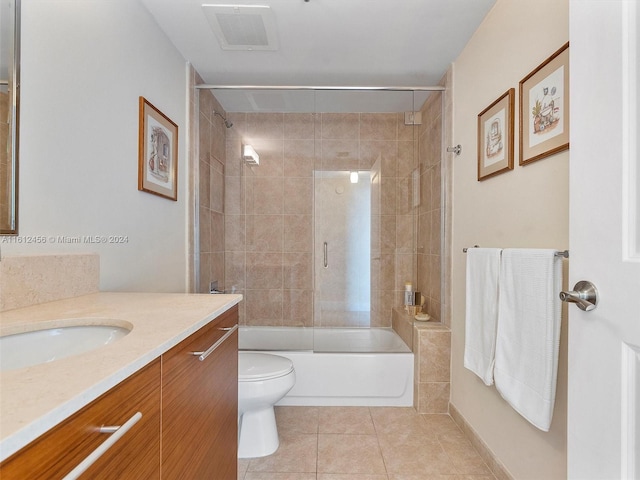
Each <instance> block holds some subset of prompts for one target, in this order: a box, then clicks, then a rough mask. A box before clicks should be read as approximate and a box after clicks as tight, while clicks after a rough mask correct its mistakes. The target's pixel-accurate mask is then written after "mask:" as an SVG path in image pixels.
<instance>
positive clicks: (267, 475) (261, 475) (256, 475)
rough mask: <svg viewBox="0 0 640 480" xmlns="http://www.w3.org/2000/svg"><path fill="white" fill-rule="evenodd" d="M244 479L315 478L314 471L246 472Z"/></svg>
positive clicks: (306, 479) (304, 479)
mask: <svg viewBox="0 0 640 480" xmlns="http://www.w3.org/2000/svg"><path fill="white" fill-rule="evenodd" d="M244 480H316V474H315V473H273V472H248V473H247V475H246V476H245V477H244Z"/></svg>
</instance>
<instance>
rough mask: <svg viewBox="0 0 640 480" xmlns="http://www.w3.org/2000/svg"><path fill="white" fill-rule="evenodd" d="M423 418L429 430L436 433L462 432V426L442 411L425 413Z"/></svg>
mask: <svg viewBox="0 0 640 480" xmlns="http://www.w3.org/2000/svg"><path fill="white" fill-rule="evenodd" d="M421 416H422V420H423V421H424V424H425V425H426V428H427V431H428V432H429V433H433V434H435V435H444V434H448V433H462V430H460V427H458V425H456V422H454V421H453V419H452V418H451V417H450V416H449V415H448V414H446V413H445V414H442V413H431V414H429V413H423V414H421Z"/></svg>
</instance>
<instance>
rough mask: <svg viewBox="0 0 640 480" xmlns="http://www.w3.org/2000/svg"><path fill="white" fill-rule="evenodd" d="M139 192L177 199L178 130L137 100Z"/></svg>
mask: <svg viewBox="0 0 640 480" xmlns="http://www.w3.org/2000/svg"><path fill="white" fill-rule="evenodd" d="M138 190H141V191H143V192H149V193H153V194H155V195H159V196H161V197H165V198H168V199H170V200H177V199H178V126H177V125H176V124H175V123H173V122H172V121H171V120H170V119H169V118H168V117H167V116H166V115H165V114H164V113H162V112H161V111H160V110H158V109H157V108H156V107H154V106H153V105H152V104H151V103H149V102H148V101H147V100H146V99H145V98H144V97H140V125H139V133H138Z"/></svg>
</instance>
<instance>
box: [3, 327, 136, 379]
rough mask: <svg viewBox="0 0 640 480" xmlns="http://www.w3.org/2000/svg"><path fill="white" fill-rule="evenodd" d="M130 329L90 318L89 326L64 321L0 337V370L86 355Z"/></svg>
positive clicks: (128, 331)
mask: <svg viewBox="0 0 640 480" xmlns="http://www.w3.org/2000/svg"><path fill="white" fill-rule="evenodd" d="M48 323H49V322H48ZM116 323H118V324H119V325H117V324H116ZM132 329H133V325H132V324H131V323H129V322H114V321H105V322H104V324H96V319H91V323H90V324H89V323H88V322H86V321H83V320H82V319H80V320H73V321H71V322H69V321H66V322H64V323H63V324H62V325H60V326H56V327H45V328H39V329H37V330H31V331H26V332H21V333H14V334H9V335H3V336H0V371H8V370H16V369H19V368H24V367H30V366H33V365H38V364H41V363H47V362H53V361H55V360H58V359H60V358H66V357H71V356H73V355H77V354H80V353H85V352H89V351H91V350H95V349H97V348H100V347H103V346H105V345H109V344H110V343H113V342H116V341H117V340H119V339H121V338H123V337H124V336H126V335H128V334H129V333H130V332H131V330H132Z"/></svg>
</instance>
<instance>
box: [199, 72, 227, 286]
mask: <svg viewBox="0 0 640 480" xmlns="http://www.w3.org/2000/svg"><path fill="white" fill-rule="evenodd" d="M199 83H201V81H200V82H199ZM198 110H199V118H198V125H199V136H198V139H199V140H198V152H199V154H198V161H199V167H198V199H197V201H198V212H199V213H198V222H199V230H198V231H199V238H198V240H199V247H198V254H199V258H200V261H199V282H198V283H199V288H198V289H197V291H198V292H199V293H208V292H209V285H210V282H211V281H213V280H217V281H218V288H219V289H222V288H223V286H224V283H225V280H224V257H225V252H224V217H225V208H224V188H225V185H224V175H225V163H226V136H227V130H228V129H227V128H226V127H225V125H224V121H223V120H222V118H220V117H219V116H217V115H214V113H213V112H214V111H216V112H220V113H221V114H222V115H225V112H224V110H223V109H222V107H221V106H220V104H219V103H218V101H217V100H216V99H215V97H214V96H213V95H212V93H211V92H210V91H208V90H200V93H199V109H198ZM193 290H195V289H193Z"/></svg>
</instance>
